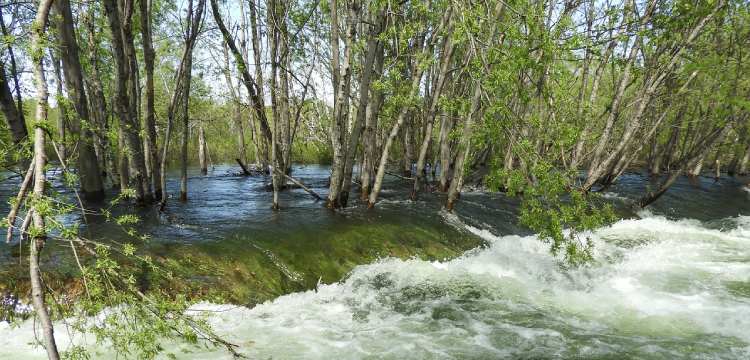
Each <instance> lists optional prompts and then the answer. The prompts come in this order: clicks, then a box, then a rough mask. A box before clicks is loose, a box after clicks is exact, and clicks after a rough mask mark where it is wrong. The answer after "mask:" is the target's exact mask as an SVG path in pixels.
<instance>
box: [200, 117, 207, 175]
mask: <svg viewBox="0 0 750 360" xmlns="http://www.w3.org/2000/svg"><path fill="white" fill-rule="evenodd" d="M207 152H208V146H207V145H206V133H205V131H204V130H203V125H202V124H201V125H200V126H199V127H198V161H199V162H200V166H201V175H206V174H208V161H206V155H207Z"/></svg>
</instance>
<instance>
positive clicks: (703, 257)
mask: <svg viewBox="0 0 750 360" xmlns="http://www.w3.org/2000/svg"><path fill="white" fill-rule="evenodd" d="M324 170H325V169H321V168H312V169H309V171H310V173H308V174H307V175H303V176H301V177H302V178H303V180H307V182H311V183H313V184H315V188H316V189H317V190H321V191H322V190H323V189H324V185H325V181H324V176H323V175H320V174H324V173H325V171H324ZM315 172H317V173H318V175H316V174H315ZM253 181H257V182H258V184H255V188H253V187H250V193H251V194H250V195H247V194H246V193H247V188H248V183H247V182H253ZM394 181H395V180H394ZM201 183H205V184H204V186H203V187H201V186H200V185H199V184H201ZM191 185H194V187H192V188H193V189H205V191H203V192H201V191H200V190H195V191H194V193H195V195H194V197H193V200H191V201H192V202H194V203H195V205H193V204H191V203H190V202H189V203H188V204H174V205H172V206H173V207H172V209H171V213H172V214H173V216H175V217H176V218H178V219H179V221H172V222H170V223H169V224H171V225H165V224H161V225H159V223H158V222H156V223H154V224H150V225H148V226H146V227H145V229H147V231H149V232H150V233H153V234H158V235H154V237H155V238H157V237H158V236H161V239H162V240H160V241H162V242H178V241H182V242H184V243H188V244H203V243H206V242H208V243H211V244H222V245H221V246H220V247H219V248H218V249H219V250H223V251H228V250H229V249H235V250H237V249H239V248H240V247H241V246H242V245H241V244H242V242H241V241H239V240H237V239H236V236H237V233H243V234H245V236H246V237H253V236H257V237H260V238H264V239H265V238H268V237H275V238H276V239H277V242H280V243H284V242H289V241H290V240H288V239H285V238H284V236H285V235H287V236H288V237H290V238H293V239H295V242H304V241H305V239H307V238H309V239H311V240H310V242H312V244H306V245H305V246H304V247H299V248H294V247H290V246H280V245H277V246H276V247H274V246H273V244H272V241H269V240H264V241H262V242H259V244H262V245H263V246H265V248H264V249H265V250H266V253H269V252H270V253H272V254H276V253H278V254H279V255H278V256H277V258H278V259H287V260H282V262H283V263H284V264H285V266H286V267H287V268H288V270H289V271H292V272H297V273H299V275H300V276H302V277H304V276H305V274H304V273H303V271H302V270H300V269H304V268H303V267H299V266H297V267H295V261H293V260H289V259H292V258H291V257H288V256H287V257H285V256H284V252H289V251H294V250H296V251H300V252H303V254H301V256H302V257H304V256H305V255H306V254H307V252H308V251H312V253H310V256H312V257H313V258H315V259H318V260H319V259H322V258H324V257H325V256H324V255H320V253H318V252H315V251H314V249H315V247H316V246H317V247H320V246H331V245H330V244H328V243H325V242H322V240H320V239H322V238H326V237H331V236H337V235H336V234H337V233H339V232H341V231H343V232H344V233H347V234H350V235H348V237H355V238H356V235H355V234H357V233H359V232H360V231H364V230H363V229H364V228H366V227H367V226H382V224H384V223H385V224H389V225H390V226H392V227H395V228H401V229H402V230H404V231H407V232H408V231H409V229H410V228H419V227H424V228H425V230H424V231H428V230H427V229H433V230H434V229H437V230H438V232H441V233H445V234H449V237H450V238H455V237H470V238H476V239H482V240H484V242H485V245H484V246H479V247H476V248H475V249H473V250H469V251H467V252H466V253H464V254H463V255H461V256H459V257H457V258H454V259H450V260H439V259H438V260H432V261H430V260H421V259H418V258H412V259H397V258H392V257H388V254H387V252H386V253H380V254H379V255H378V256H377V257H379V258H380V260H377V261H375V262H373V263H371V264H367V265H360V266H356V267H355V268H354V269H353V270H352V271H351V272H350V273H349V274H348V275H347V276H346V278H345V279H343V280H342V281H340V282H336V281H324V282H326V283H330V284H329V285H321V286H318V288H317V289H316V290H308V291H300V292H295V293H291V294H288V295H284V296H281V297H278V298H276V299H274V300H272V301H268V302H265V303H262V304H260V305H257V306H254V307H252V308H249V307H244V306H237V305H229V304H212V303H199V304H196V305H195V306H194V307H193V310H192V311H194V312H196V313H207V314H208V315H209V318H210V321H211V323H212V324H213V325H214V327H215V329H216V330H217V332H218V334H219V335H221V336H223V337H225V338H226V339H227V340H229V341H230V342H233V343H235V344H238V345H240V346H241V349H240V350H241V352H242V353H244V354H247V355H249V356H250V357H251V358H263V359H265V358H274V359H288V358H296V359H310V358H313V359H329V358H387V359H402V358H437V359H442V358H461V359H463V358H469V359H473V358H477V359H486V358H591V359H599V358H604V359H610V358H647V359H651V358H653V359H671V358H695V359H714V358H716V359H745V358H748V357H750V216H745V215H750V205H748V200H749V199H748V197H750V194H748V193H747V192H746V191H745V190H744V188H743V186H742V183H741V182H738V181H735V180H732V179H722V180H721V181H719V182H717V183H715V182H713V180H712V179H706V178H702V179H699V181H698V182H697V183H694V184H691V183H689V182H687V181H680V182H678V183H677V184H676V186H675V187H674V188H673V189H672V190H670V192H669V193H668V194H667V195H666V196H665V197H664V198H663V199H660V200H659V202H657V203H656V204H655V206H654V207H653V208H652V209H651V210H649V211H644V212H640V213H637V214H633V213H629V212H628V211H627V210H626V208H625V206H624V205H625V203H626V202H627V201H628V200H629V199H634V198H636V197H637V196H638V195H639V194H641V193H642V191H643V190H644V188H645V187H646V186H648V181H647V180H645V179H643V178H641V177H640V176H638V175H628V176H626V177H625V178H624V179H623V181H621V182H620V184H618V185H617V186H616V187H615V188H613V189H612V191H611V192H608V193H606V194H605V197H607V198H609V199H610V201H612V202H613V203H615V204H617V205H620V207H621V213H622V214H623V215H625V216H626V217H627V219H625V220H621V221H619V222H617V223H615V224H613V225H612V226H609V227H606V228H602V229H599V230H597V231H595V232H593V233H591V234H588V236H590V237H591V238H592V240H593V241H594V243H595V246H596V247H595V259H596V261H595V263H594V264H592V265H590V266H588V267H585V268H581V269H575V270H570V269H565V268H563V267H561V266H560V264H559V262H558V261H556V260H555V259H553V258H552V257H551V256H550V255H549V252H548V248H547V246H546V245H545V244H544V243H542V242H540V241H539V240H538V239H536V238H535V237H534V236H533V235H531V234H528V233H525V232H524V231H523V230H522V229H520V228H518V227H517V226H516V224H515V219H514V218H513V216H514V208H515V203H514V202H513V201H511V200H508V199H505V198H504V197H503V196H502V195H493V194H481V193H467V194H465V195H464V196H463V197H462V199H461V202H460V207H459V208H458V209H457V211H456V214H448V213H445V212H443V211H440V210H439V209H440V207H439V203H440V199H439V198H437V197H435V196H433V195H424V196H423V199H421V200H420V201H417V202H410V201H403V200H401V199H403V198H404V197H405V195H406V193H405V192H406V191H407V190H406V189H401V188H400V187H399V186H397V185H396V184H395V183H392V185H393V186H392V187H393V188H396V190H395V191H393V192H389V193H386V194H384V195H385V196H384V203H383V204H382V205H381V207H380V209H378V210H377V211H376V212H375V213H374V214H373V213H372V212H366V211H364V210H360V209H353V210H349V211H347V212H345V213H344V214H339V215H335V214H331V213H329V212H326V211H322V210H319V209H318V206H319V205H318V204H315V203H314V202H313V201H311V200H308V199H307V198H306V197H305V196H304V193H300V192H298V190H294V191H293V192H292V193H288V194H286V195H285V196H286V198H285V201H286V205H287V207H293V208H292V209H287V210H285V211H282V212H281V213H280V214H278V215H274V214H273V213H270V212H268V211H266V209H267V202H264V201H267V199H268V194H266V193H264V192H262V191H261V190H262V189H260V188H259V186H260V183H259V180H245V179H234V178H227V177H214V178H204V179H201V178H196V179H193V180H192V181H191ZM228 187H229V188H232V187H235V188H236V191H237V192H236V193H235V195H231V190H227V188H228ZM253 197H255V201H257V203H256V204H253V205H252V206H250V205H247V204H246V202H247V201H252V200H248V199H252V198H253ZM212 199H216V200H215V201H217V202H218V203H219V204H221V203H222V202H232V201H234V202H232V204H234V205H233V206H234V207H235V209H233V210H232V211H230V210H226V209H224V210H218V209H217V208H216V207H223V206H225V205H211V201H212ZM292 205H293V206H292ZM228 208H229V209H231V208H232V206H228ZM227 212H229V214H227ZM207 214H211V215H210V216H208V217H207V216H206V215H207ZM259 217H261V218H259ZM238 219H243V221H244V222H246V223H247V224H243V225H237V222H238ZM248 219H252V221H251V220H248ZM162 221H163V220H162ZM352 223H355V224H362V225H361V226H359V227H356V226H355V227H353V228H349V227H347V226H351V225H350V224H352ZM174 224H181V225H179V226H178V225H174ZM191 224H194V225H191ZM101 226H106V225H104V224H102V225H101ZM191 226H198V228H193V227H191ZM296 226H301V227H302V229H303V230H302V232H297V231H296V230H294V228H295V227H296ZM219 228H222V229H223V230H219ZM227 228H228V229H227ZM387 228H389V227H386V229H387ZM91 231H94V229H93V226H92V229H91ZM100 231H103V230H100ZM248 232H250V233H248ZM203 233H206V234H207V235H205V237H203V235H201V234H203ZM399 233H400V232H398V231H393V232H391V231H387V230H383V231H380V232H376V233H372V234H371V236H377V237H384V236H385V237H398V236H399V235H398V234H399ZM175 234H177V235H175ZM222 234H224V235H223V238H222ZM228 234H234V235H231V236H230V235H228ZM300 234H302V235H300ZM411 234H412V235H410V236H409V237H415V236H421V235H419V234H420V233H418V232H412V233H411ZM233 236H235V237H233ZM342 241H344V239H343V238H342ZM361 241H365V239H364V238H357V240H355V242H361ZM401 241H408V239H406V238H404V239H400V240H399V242H401ZM368 244H369V243H368ZM342 246H343V245H342ZM219 250H216V251H219ZM334 253H335V249H326V250H325V251H323V254H334ZM331 256H338V255H331ZM341 256H345V254H344V255H341ZM299 261H300V262H304V261H305V260H303V259H300V260H299ZM321 261H323V260H321ZM0 333H1V334H3V336H1V337H0V358H43V351H42V350H41V349H36V350H34V349H32V348H31V347H30V346H29V345H28V343H29V342H31V340H32V339H33V331H32V329H31V324H30V323H29V322H25V323H22V324H21V325H20V327H19V328H13V329H11V328H10V327H9V326H8V325H0ZM58 334H59V336H60V337H61V338H62V340H61V341H59V342H58V343H60V344H66V343H67V341H66V340H67V339H66V334H65V332H64V331H63V330H59V331H58ZM77 341H82V340H81V339H78V340H77ZM166 348H167V349H168V351H170V352H172V353H174V354H175V355H176V356H177V357H178V358H194V359H203V358H222V357H223V358H229V356H228V355H227V354H226V353H224V352H222V351H221V350H217V349H204V348H194V347H190V346H187V345H182V344H168V345H167V346H166ZM98 351H99V353H98V356H100V357H102V358H105V357H107V353H106V349H99V350H98Z"/></svg>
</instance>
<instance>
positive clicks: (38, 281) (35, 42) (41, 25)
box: [29, 0, 60, 360]
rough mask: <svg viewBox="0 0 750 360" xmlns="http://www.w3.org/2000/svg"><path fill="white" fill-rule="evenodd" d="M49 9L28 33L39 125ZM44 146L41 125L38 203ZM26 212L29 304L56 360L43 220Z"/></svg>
mask: <svg viewBox="0 0 750 360" xmlns="http://www.w3.org/2000/svg"><path fill="white" fill-rule="evenodd" d="M51 6H52V0H43V1H40V2H39V6H38V8H37V13H36V18H35V19H34V25H32V31H31V54H32V61H33V71H34V78H35V80H36V93H37V99H38V100H37V104H36V119H37V121H39V124H43V123H44V122H45V121H47V105H48V104H47V98H48V93H47V80H46V79H45V76H44V60H43V56H44V55H43V54H44V49H43V45H42V44H43V39H44V37H45V31H46V28H47V22H48V19H49V11H50V7H51ZM44 146H45V132H44V128H43V127H42V126H41V125H40V126H37V127H36V128H35V129H34V163H35V164H34V172H35V174H34V197H35V198H37V199H42V198H43V197H44V187H45V185H46V179H45V165H46V163H47V155H46V154H45V149H44ZM29 211H32V212H33V213H32V214H33V215H32V217H33V223H34V228H35V229H36V231H35V232H34V236H33V238H32V239H31V242H30V243H29V247H30V252H29V278H30V280H31V302H32V304H33V306H34V310H35V311H36V315H37V317H38V318H39V321H40V322H41V324H42V335H43V337H44V348H45V350H47V357H48V358H49V359H50V360H58V359H59V358H60V354H59V353H58V351H57V344H56V343H55V334H54V328H53V326H52V319H51V318H50V316H49V312H48V311H47V304H46V303H45V301H44V292H45V289H44V285H43V283H42V275H41V271H40V269H39V252H40V251H41V250H42V248H43V247H44V242H45V239H46V236H45V234H44V218H43V217H42V213H41V212H39V211H36V210H35V206H34V205H32V207H31V209H30V210H29Z"/></svg>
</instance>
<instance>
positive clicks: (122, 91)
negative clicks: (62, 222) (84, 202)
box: [104, 0, 153, 204]
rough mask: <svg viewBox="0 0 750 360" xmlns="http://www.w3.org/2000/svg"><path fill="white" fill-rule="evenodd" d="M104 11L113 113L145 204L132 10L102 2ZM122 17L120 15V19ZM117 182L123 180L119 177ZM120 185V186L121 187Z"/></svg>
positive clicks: (138, 198)
mask: <svg viewBox="0 0 750 360" xmlns="http://www.w3.org/2000/svg"><path fill="white" fill-rule="evenodd" d="M104 7H105V10H106V11H105V12H106V13H107V18H108V22H109V27H110V29H111V32H112V37H113V40H112V48H113V49H114V58H115V68H116V76H115V80H116V84H115V93H116V98H117V100H116V106H115V112H116V113H117V115H118V118H119V122H120V128H121V129H122V135H123V137H124V143H125V145H126V148H127V155H128V163H129V169H130V171H131V172H132V173H131V174H130V175H131V176H132V178H134V179H133V180H134V184H133V185H134V188H135V192H136V201H137V202H138V203H140V204H145V203H148V202H150V201H152V200H153V196H152V194H151V187H150V185H149V181H148V179H147V178H146V176H145V175H146V163H145V158H144V156H143V155H144V154H143V142H142V141H141V138H140V124H139V122H138V121H137V117H136V113H137V111H136V110H137V99H134V98H133V97H135V96H136V94H137V92H136V91H133V90H134V89H135V85H136V83H135V81H136V75H135V74H134V73H133V71H134V70H137V68H135V67H134V66H133V65H134V62H135V47H134V45H133V35H132V32H131V25H132V15H133V14H132V8H127V9H125V10H126V11H125V13H123V14H121V13H120V6H119V5H118V4H117V2H116V0H104ZM121 15H122V16H121ZM120 177H121V179H122V178H124V177H123V174H120ZM121 186H122V185H121Z"/></svg>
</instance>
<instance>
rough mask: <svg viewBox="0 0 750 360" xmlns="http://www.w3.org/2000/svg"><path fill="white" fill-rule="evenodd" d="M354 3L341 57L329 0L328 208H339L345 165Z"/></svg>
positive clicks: (335, 16) (335, 14)
mask: <svg viewBox="0 0 750 360" xmlns="http://www.w3.org/2000/svg"><path fill="white" fill-rule="evenodd" d="M356 6H357V5H356V4H350V8H349V15H348V16H347V22H346V23H347V25H346V37H345V38H344V58H343V60H341V59H340V54H339V31H338V1H337V0H331V2H330V10H331V24H332V25H331V55H332V59H331V73H332V76H331V77H332V83H333V88H334V102H333V118H332V121H331V147H332V149H333V164H332V165H331V183H330V186H329V189H328V200H327V201H326V206H327V207H328V208H329V209H336V208H339V207H341V205H342V204H341V185H342V182H343V180H344V167H345V166H346V156H347V154H346V150H347V149H346V147H345V144H346V138H347V126H346V123H347V119H348V118H349V111H348V110H349V96H350V94H351V77H352V53H353V51H354V50H353V49H352V47H353V46H354V45H355V44H354V41H355V36H356V33H357V31H356V28H357V24H358V23H359V12H358V9H357V8H356Z"/></svg>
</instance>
